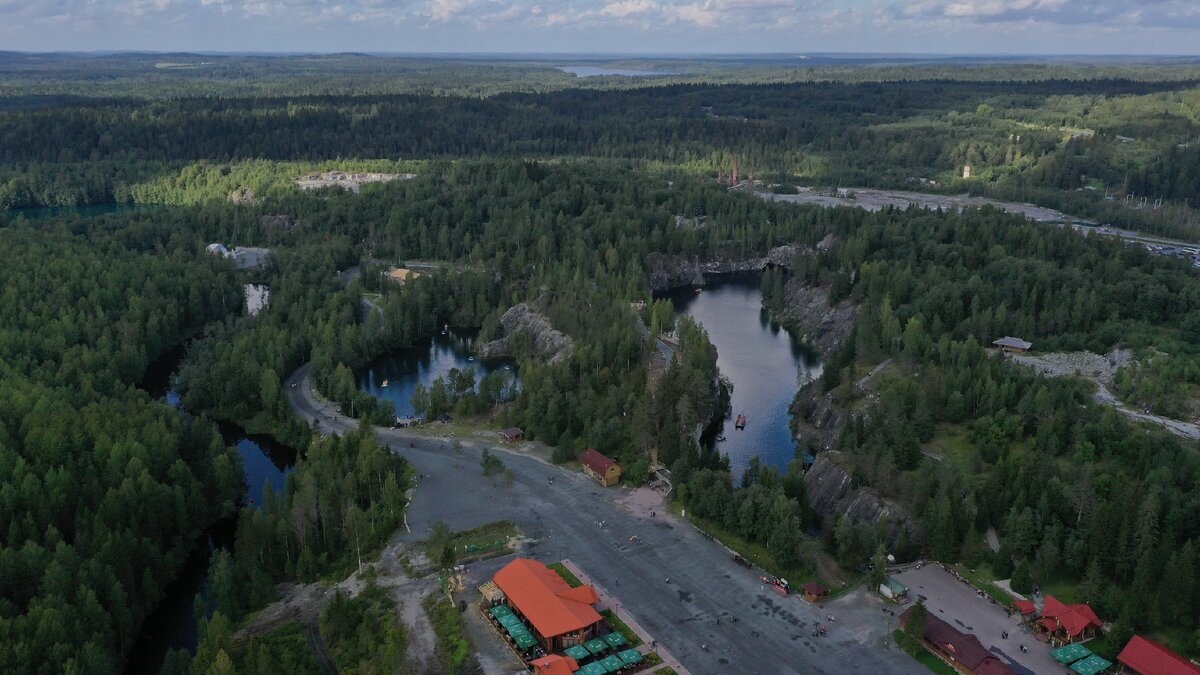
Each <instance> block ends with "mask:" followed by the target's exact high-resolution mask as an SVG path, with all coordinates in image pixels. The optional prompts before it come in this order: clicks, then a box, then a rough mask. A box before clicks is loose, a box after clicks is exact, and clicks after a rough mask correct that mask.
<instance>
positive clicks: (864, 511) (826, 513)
mask: <svg viewBox="0 0 1200 675" xmlns="http://www.w3.org/2000/svg"><path fill="white" fill-rule="evenodd" d="M843 459H844V458H843V455H842V453H840V452H836V451H831V452H823V453H821V454H819V455H818V456H817V463H816V464H813V466H812V468H811V469H809V470H808V473H807V474H806V475H805V476H804V483H805V486H806V487H807V488H808V498H809V503H810V504H812V507H813V509H814V510H815V511H816V512H817V513H820V514H821V516H822V517H823V518H825V524H826V527H832V526H833V523H835V522H836V521H837V519H838V518H841V517H843V516H845V517H847V518H849V519H850V521H851V522H853V523H855V524H861V523H867V524H874V523H877V522H879V521H881V520H884V519H886V520H887V522H888V530H889V538H890V539H892V540H893V541H894V540H895V538H896V537H898V536H899V534H900V532H901V530H903V529H906V528H907V529H910V530H912V529H915V528H916V523H915V522H914V521H913V518H912V515H911V514H910V513H909V512H908V511H907V510H905V508H904V507H902V506H900V505H899V504H897V503H896V502H894V501H892V500H890V499H884V498H882V497H880V496H878V495H876V494H875V493H874V492H872V491H871V490H870V489H868V488H863V487H857V488H856V487H854V480H853V479H852V478H851V476H850V472H849V471H847V470H846V468H845V467H844V466H843V465H842V462H843Z"/></svg>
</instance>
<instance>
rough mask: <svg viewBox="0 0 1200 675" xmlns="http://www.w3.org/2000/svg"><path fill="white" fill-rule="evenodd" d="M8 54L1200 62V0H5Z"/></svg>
mask: <svg viewBox="0 0 1200 675" xmlns="http://www.w3.org/2000/svg"><path fill="white" fill-rule="evenodd" d="M0 49H8V50H28V51H49V50H79V51H86V50H95V49H136V50H154V51H177V50H179V51H183V50H191V51H201V50H208V51H293V52H295V51H305V52H327V51H375V52H486V51H495V52H537V51H551V52H606V53H613V52H639V53H653V52H674V53H679V52H689V53H697V52H703V53H717V52H742V53H747V52H796V53H804V52H861V51H867V52H920V53H972V54H978V53H1010V54H1029V53H1033V54H1190V55H1196V54H1200V0H0Z"/></svg>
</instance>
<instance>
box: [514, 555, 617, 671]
mask: <svg viewBox="0 0 1200 675" xmlns="http://www.w3.org/2000/svg"><path fill="white" fill-rule="evenodd" d="M493 582H495V584H496V586H497V587H498V588H499V589H500V590H501V591H502V592H503V593H504V596H505V598H506V599H507V600H508V606H509V607H511V608H512V610H513V613H514V614H516V615H517V616H518V617H520V618H522V619H525V620H526V621H528V622H529V624H530V626H531V627H532V629H533V630H532V631H531V632H532V633H533V636H534V638H535V639H537V641H538V643H539V644H541V645H542V647H544V648H545V649H546V651H562V650H563V649H566V648H567V647H570V646H572V645H577V644H582V643H584V642H587V641H588V640H590V639H592V638H594V637H596V636H597V634H598V628H599V625H600V623H601V621H602V620H603V619H602V617H601V616H600V614H599V613H597V612H596V609H595V607H594V605H595V604H596V603H597V602H599V601H600V597H599V596H598V595H596V589H594V588H592V587H591V586H579V587H577V588H571V586H570V585H568V584H567V582H566V581H563V578H562V577H560V576H558V574H557V573H555V572H554V570H552V569H550V568H549V567H546V566H545V565H543V564H542V563H540V562H538V561H536V560H530V559H528V558H518V559H516V560H514V561H512V562H511V563H509V564H508V565H506V566H505V567H504V568H503V569H501V570H500V571H499V572H497V573H496V576H495V577H494V578H493Z"/></svg>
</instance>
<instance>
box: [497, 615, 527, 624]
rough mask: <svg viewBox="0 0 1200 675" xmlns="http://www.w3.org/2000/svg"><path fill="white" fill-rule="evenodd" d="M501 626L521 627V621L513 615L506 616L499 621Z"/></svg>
mask: <svg viewBox="0 0 1200 675" xmlns="http://www.w3.org/2000/svg"><path fill="white" fill-rule="evenodd" d="M497 621H499V622H500V625H501V626H520V625H521V620H520V619H518V618H517V617H516V616H514V615H512V614H506V615H504V616H502V617H500V618H498V619H497Z"/></svg>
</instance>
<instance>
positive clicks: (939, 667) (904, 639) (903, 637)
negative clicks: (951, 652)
mask: <svg viewBox="0 0 1200 675" xmlns="http://www.w3.org/2000/svg"><path fill="white" fill-rule="evenodd" d="M892 637H893V638H894V639H895V640H896V644H898V645H900V648H901V649H903V650H904V651H905V652H906V653H907V654H908V655H909V656H911V657H913V658H914V659H916V660H917V663H919V664H921V665H923V666H925V667H926V668H928V669H929V670H930V671H931V672H934V673H937V674H938V675H959V673H958V671H957V670H955V669H953V668H951V667H950V664H948V663H946V662H945V661H943V660H941V659H939V658H938V657H937V656H935V655H934V654H933V652H931V651H929V650H928V649H926V648H925V645H923V644H921V643H920V642H917V641H916V640H915V639H913V637H912V636H911V635H909V634H908V633H905V632H904V631H902V630H895V631H893V632H892Z"/></svg>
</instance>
